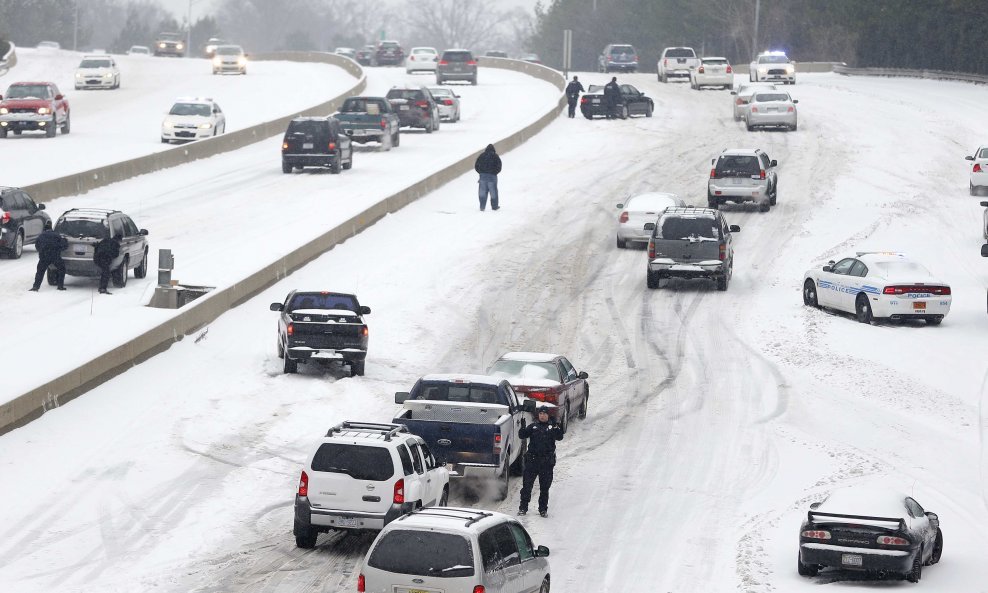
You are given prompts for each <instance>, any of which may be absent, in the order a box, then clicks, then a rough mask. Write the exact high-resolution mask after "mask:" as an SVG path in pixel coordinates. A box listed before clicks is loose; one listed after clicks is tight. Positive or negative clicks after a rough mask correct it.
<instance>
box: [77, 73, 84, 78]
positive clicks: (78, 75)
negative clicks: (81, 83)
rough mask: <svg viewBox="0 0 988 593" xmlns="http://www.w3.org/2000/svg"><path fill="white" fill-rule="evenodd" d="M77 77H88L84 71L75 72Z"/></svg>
mask: <svg viewBox="0 0 988 593" xmlns="http://www.w3.org/2000/svg"><path fill="white" fill-rule="evenodd" d="M75 77H76V78H85V77H86V75H85V74H83V73H82V72H76V73H75Z"/></svg>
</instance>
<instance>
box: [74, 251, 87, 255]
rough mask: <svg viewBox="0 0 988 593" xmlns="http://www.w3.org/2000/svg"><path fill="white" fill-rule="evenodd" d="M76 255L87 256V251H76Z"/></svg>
mask: <svg viewBox="0 0 988 593" xmlns="http://www.w3.org/2000/svg"><path fill="white" fill-rule="evenodd" d="M75 254H76V255H86V252H85V251H76V252H75Z"/></svg>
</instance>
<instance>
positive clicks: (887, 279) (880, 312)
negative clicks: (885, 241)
mask: <svg viewBox="0 0 988 593" xmlns="http://www.w3.org/2000/svg"><path fill="white" fill-rule="evenodd" d="M950 302H951V295H950V286H949V285H947V284H946V283H944V282H939V281H937V280H936V279H935V278H934V277H933V274H931V273H930V271H929V270H927V269H926V268H925V267H923V265H922V264H919V263H917V262H915V261H913V260H911V259H909V258H908V257H906V256H905V255H903V254H902V253H895V252H858V253H856V254H855V255H854V257H845V258H843V259H841V260H839V261H837V262H833V261H831V262H829V263H828V264H827V265H825V266H823V267H822V268H813V269H810V270H809V271H808V272H806V274H805V275H804V277H803V304H804V305H808V306H811V307H826V308H829V309H836V310H838V311H846V312H848V313H853V314H854V316H855V317H856V318H857V320H858V321H860V322H862V323H871V322H872V321H874V320H877V319H893V320H901V319H923V320H925V321H926V323H927V324H929V325H939V324H940V322H941V321H943V318H944V317H945V316H946V315H947V313H948V312H949V311H950Z"/></svg>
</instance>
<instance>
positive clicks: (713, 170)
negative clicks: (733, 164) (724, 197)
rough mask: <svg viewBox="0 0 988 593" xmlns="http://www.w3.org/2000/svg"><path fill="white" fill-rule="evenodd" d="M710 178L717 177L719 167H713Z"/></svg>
mask: <svg viewBox="0 0 988 593" xmlns="http://www.w3.org/2000/svg"><path fill="white" fill-rule="evenodd" d="M710 178H711V179H717V169H711V170H710Z"/></svg>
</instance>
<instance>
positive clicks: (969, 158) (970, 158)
mask: <svg viewBox="0 0 988 593" xmlns="http://www.w3.org/2000/svg"><path fill="white" fill-rule="evenodd" d="M0 99H3V97H0ZM964 160H965V161H973V160H974V157H973V156H966V157H964Z"/></svg>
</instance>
